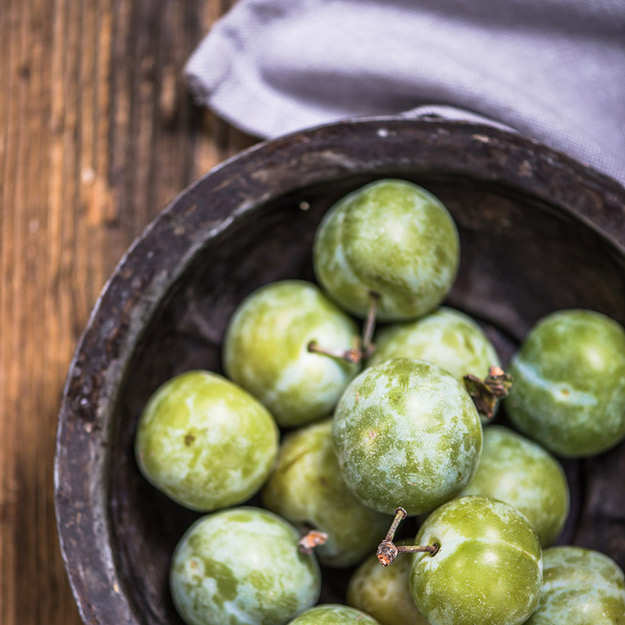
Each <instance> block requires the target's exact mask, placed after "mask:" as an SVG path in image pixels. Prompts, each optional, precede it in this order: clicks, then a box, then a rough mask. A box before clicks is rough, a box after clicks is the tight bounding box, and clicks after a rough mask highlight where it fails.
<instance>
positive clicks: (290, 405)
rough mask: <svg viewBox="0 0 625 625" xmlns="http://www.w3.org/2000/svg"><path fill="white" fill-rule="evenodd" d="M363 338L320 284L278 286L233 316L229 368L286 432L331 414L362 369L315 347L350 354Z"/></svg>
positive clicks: (227, 358) (244, 304)
mask: <svg viewBox="0 0 625 625" xmlns="http://www.w3.org/2000/svg"><path fill="white" fill-rule="evenodd" d="M357 335H358V328H357V326H356V323H355V322H354V321H353V320H352V319H351V318H350V317H348V316H347V315H346V314H345V313H344V312H343V311H342V310H340V309H339V308H338V307H337V306H336V305H335V304H333V303H332V302H331V301H330V300H329V299H328V298H327V297H326V296H325V295H324V294H323V293H322V292H321V291H320V290H319V288H318V287H317V286H316V285H314V284H311V283H309V282H304V281H301V280H283V281H281V282H274V283H272V284H268V285H266V286H264V287H261V288H260V289H258V290H256V291H255V292H254V293H252V294H251V295H249V296H248V297H247V298H246V299H245V300H244V301H243V302H242V303H241V305H240V306H239V307H238V308H237V310H236V311H235V313H234V315H233V316H232V319H231V320H230V324H229V326H228V330H227V333H226V339H225V344H224V369H225V370H226V372H227V375H228V376H229V377H230V378H231V379H232V380H234V381H235V382H236V383H237V384H240V385H241V386H242V387H243V388H245V389H246V390H248V391H249V392H250V393H252V395H254V396H255V397H257V398H258V399H259V400H260V401H261V402H262V403H263V404H264V405H265V406H267V408H268V409H269V410H270V411H271V413H272V414H273V416H274V417H275V419H276V421H277V422H278V423H279V424H280V425H281V426H284V427H293V426H298V425H303V424H305V423H309V422H311V421H315V420H318V419H320V418H322V417H325V416H327V415H328V414H330V413H331V412H332V410H333V409H334V406H335V405H336V402H337V401H338V400H339V397H340V396H341V393H342V392H343V390H344V389H345V387H346V386H347V384H348V383H349V382H350V381H351V380H352V378H353V377H354V376H355V375H356V374H357V373H358V370H359V367H358V366H357V365H355V364H354V363H350V362H347V361H346V360H342V359H340V358H332V357H329V356H326V355H324V354H318V353H312V352H311V351H309V349H308V347H309V345H310V344H311V343H313V342H316V343H318V344H319V345H322V346H323V347H324V348H327V349H337V350H347V349H349V348H350V347H352V346H353V342H354V338H355V337H357Z"/></svg>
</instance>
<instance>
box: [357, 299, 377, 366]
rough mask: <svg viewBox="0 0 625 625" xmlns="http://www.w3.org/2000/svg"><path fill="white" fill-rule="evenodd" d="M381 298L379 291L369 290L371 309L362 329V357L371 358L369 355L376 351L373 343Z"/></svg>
mask: <svg viewBox="0 0 625 625" xmlns="http://www.w3.org/2000/svg"><path fill="white" fill-rule="evenodd" d="M380 299H381V295H380V294H379V293H376V292H375V291H369V309H368V310H367V317H366V319H365V325H364V326H363V329H362V345H361V348H360V350H361V357H362V358H369V356H371V355H372V354H373V352H374V351H375V345H374V344H373V332H374V331H375V320H376V316H377V312H378V304H379V303H380Z"/></svg>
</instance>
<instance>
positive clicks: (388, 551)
mask: <svg viewBox="0 0 625 625" xmlns="http://www.w3.org/2000/svg"><path fill="white" fill-rule="evenodd" d="M406 516H407V513H406V511H405V510H404V509H403V508H397V510H395V518H394V519H393V522H392V523H391V526H390V527H389V530H388V532H387V533H386V537H385V538H384V540H383V541H382V542H381V543H380V544H379V545H378V550H377V552H376V556H377V558H378V560H379V561H380V564H381V565H382V566H389V565H390V564H393V562H395V558H397V554H398V553H429V554H431V555H433V556H435V555H436V554H437V553H438V550H439V549H440V545H399V546H397V545H396V544H395V543H394V542H393V539H394V538H395V533H396V532H397V528H398V527H399V524H400V523H401V522H402V521H403V520H404V519H405V518H406Z"/></svg>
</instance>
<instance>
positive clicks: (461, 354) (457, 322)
mask: <svg viewBox="0 0 625 625" xmlns="http://www.w3.org/2000/svg"><path fill="white" fill-rule="evenodd" d="M391 358H417V359H418V360H425V361H427V362H431V363H432V364H435V365H438V366H439V367H442V368H443V369H445V371H448V372H449V373H451V374H452V375H453V376H454V377H455V378H456V379H457V380H458V381H459V382H460V383H461V384H464V376H465V375H467V374H473V375H474V376H476V377H478V378H485V377H486V376H487V375H488V372H489V370H490V367H493V366H494V367H500V366H501V362H500V360H499V356H498V354H497V351H496V350H495V347H494V346H493V344H492V343H491V341H490V340H489V339H488V337H487V336H486V334H485V333H484V331H483V330H482V328H480V326H479V325H478V324H477V323H476V322H475V321H473V319H471V317H469V316H468V315H465V314H464V313H462V312H460V311H458V310H454V309H453V308H448V307H446V306H441V307H440V308H438V309H437V310H435V311H434V312H432V313H430V314H429V315H426V316H425V317H421V318H420V319H417V320H416V321H407V322H403V323H396V324H393V325H389V326H387V327H385V328H383V329H382V330H380V331H379V332H378V333H377V335H376V337H375V351H374V353H373V355H372V356H371V358H369V360H368V361H367V365H368V366H374V365H377V364H379V363H381V362H384V361H385V360H389V359H391ZM491 420H492V419H490V418H486V417H482V424H483V425H487V424H489V423H490V422H491Z"/></svg>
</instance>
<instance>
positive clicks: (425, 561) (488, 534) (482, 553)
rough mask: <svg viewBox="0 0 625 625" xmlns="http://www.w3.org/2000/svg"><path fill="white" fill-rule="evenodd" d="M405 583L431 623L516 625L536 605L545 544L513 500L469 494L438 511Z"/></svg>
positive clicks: (431, 518)
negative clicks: (432, 548) (432, 549)
mask: <svg viewBox="0 0 625 625" xmlns="http://www.w3.org/2000/svg"><path fill="white" fill-rule="evenodd" d="M416 544H417V545H438V546H439V550H438V552H437V553H436V554H435V555H430V554H428V553H417V554H414V556H413V561H412V568H411V572H410V587H411V590H412V595H413V597H414V600H415V602H416V604H417V607H418V608H419V611H420V612H421V613H422V614H423V615H424V616H425V618H427V619H428V621H429V622H430V623H431V625H475V624H476V623H480V624H481V625H521V624H522V623H524V622H525V621H526V620H527V619H528V618H529V616H530V615H531V614H532V612H533V611H534V609H535V608H536V606H537V604H538V600H539V597H540V593H541V584H542V550H541V547H540V542H539V540H538V536H537V535H536V532H535V531H534V529H533V528H532V527H531V525H530V524H529V522H528V521H527V519H526V518H525V517H524V516H523V515H522V514H521V513H520V512H519V511H518V510H516V509H515V508H513V507H512V506H510V505H508V504H506V503H503V502H501V501H498V500H496V499H492V498H490V497H482V496H479V495H473V496H468V497H460V498H458V499H454V500H453V501H450V502H448V503H446V504H445V505H443V506H441V507H440V508H438V509H437V510H435V511H434V512H433V513H432V514H431V515H430V516H429V517H428V518H427V519H426V521H425V522H424V524H423V525H422V526H421V529H420V530H419V533H418V534H417V537H416Z"/></svg>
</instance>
